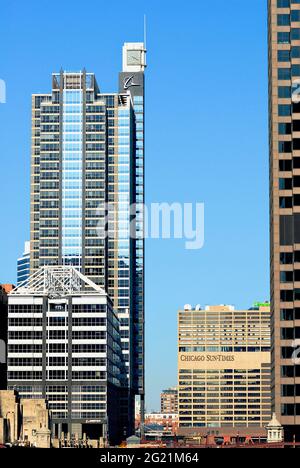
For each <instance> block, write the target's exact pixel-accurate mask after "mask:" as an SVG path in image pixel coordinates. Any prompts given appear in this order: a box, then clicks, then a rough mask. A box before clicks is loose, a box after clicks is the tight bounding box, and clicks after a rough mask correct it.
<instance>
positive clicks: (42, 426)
mask: <svg viewBox="0 0 300 468" xmlns="http://www.w3.org/2000/svg"><path fill="white" fill-rule="evenodd" d="M7 443H8V444H16V443H19V444H22V445H28V446H32V447H37V448H50V446H51V431H50V414H49V410H48V407H47V404H46V402H45V400H36V399H34V400H27V399H21V400H20V398H19V395H18V393H17V392H16V391H14V390H1V391H0V444H7Z"/></svg>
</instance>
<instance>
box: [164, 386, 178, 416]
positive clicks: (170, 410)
mask: <svg viewBox="0 0 300 468" xmlns="http://www.w3.org/2000/svg"><path fill="white" fill-rule="evenodd" d="M160 411H161V413H163V414H177V413H178V389H177V387H172V388H168V389H167V390H163V391H162V393H161V394H160Z"/></svg>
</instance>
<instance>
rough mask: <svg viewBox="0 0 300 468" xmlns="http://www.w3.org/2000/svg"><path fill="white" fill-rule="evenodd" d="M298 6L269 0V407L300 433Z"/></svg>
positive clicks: (291, 0)
mask: <svg viewBox="0 0 300 468" xmlns="http://www.w3.org/2000/svg"><path fill="white" fill-rule="evenodd" d="M299 83H300V4H299V2H298V1H296V0H269V108H270V115H269V125H270V222H271V299H272V311H271V312H272V409H273V411H274V412H276V415H277V418H278V420H279V421H280V422H281V424H282V425H283V426H284V428H285V433H286V437H287V438H292V437H293V435H294V434H298V436H299V434H300V366H299V362H298V363H297V361H296V360H295V359H293V356H294V353H295V351H297V347H299V346H298V345H297V342H296V341H295V340H297V339H299V338H300V265H299V263H300V133H299V132H300V100H299Z"/></svg>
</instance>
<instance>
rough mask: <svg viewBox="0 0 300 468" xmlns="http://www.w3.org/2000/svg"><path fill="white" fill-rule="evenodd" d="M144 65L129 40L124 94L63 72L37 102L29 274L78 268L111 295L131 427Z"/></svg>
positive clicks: (140, 268)
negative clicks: (51, 268) (58, 267)
mask: <svg viewBox="0 0 300 468" xmlns="http://www.w3.org/2000/svg"><path fill="white" fill-rule="evenodd" d="M145 68H146V50H145V47H144V44H143V43H126V44H125V45H124V47H123V70H122V72H121V73H120V77H119V92H118V93H109V94H103V93H101V92H100V89H99V87H98V84H97V81H96V78H95V75H94V74H92V73H87V72H86V71H85V70H83V71H81V72H65V71H61V72H60V73H54V74H53V76H52V91H51V93H49V94H34V95H33V97H32V162H31V252H30V271H31V274H33V273H34V272H36V271H37V269H38V268H39V267H41V266H47V265H50V266H51V265H73V266H75V267H77V268H78V269H79V270H80V271H81V273H83V274H84V275H85V276H87V277H88V278H90V279H91V280H92V281H93V282H94V283H95V284H97V285H100V286H101V287H103V288H104V289H105V290H106V291H107V292H108V294H109V296H110V297H111V299H112V301H113V305H114V309H115V311H116V312H117V313H118V317H119V320H120V325H121V328H120V329H121V341H122V348H123V354H124V358H125V361H126V366H127V371H128V379H129V392H128V393H126V392H125V393H124V414H128V415H129V419H130V421H133V411H134V410H133V408H134V399H135V396H136V395H140V396H141V404H142V408H143V402H144V239H143V229H144V226H143V225H144V219H143V203H144V71H145ZM128 402H129V405H128ZM127 406H128V407H127Z"/></svg>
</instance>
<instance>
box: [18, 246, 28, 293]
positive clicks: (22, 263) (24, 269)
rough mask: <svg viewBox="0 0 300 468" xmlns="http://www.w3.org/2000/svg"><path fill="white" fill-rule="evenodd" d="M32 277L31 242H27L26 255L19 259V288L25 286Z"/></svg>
mask: <svg viewBox="0 0 300 468" xmlns="http://www.w3.org/2000/svg"><path fill="white" fill-rule="evenodd" d="M29 276H30V242H29V241H27V242H25V247H24V253H23V255H22V257H20V258H18V264H17V286H20V284H22V283H23V284H25V283H24V282H26V281H27V280H28V279H29Z"/></svg>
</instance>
